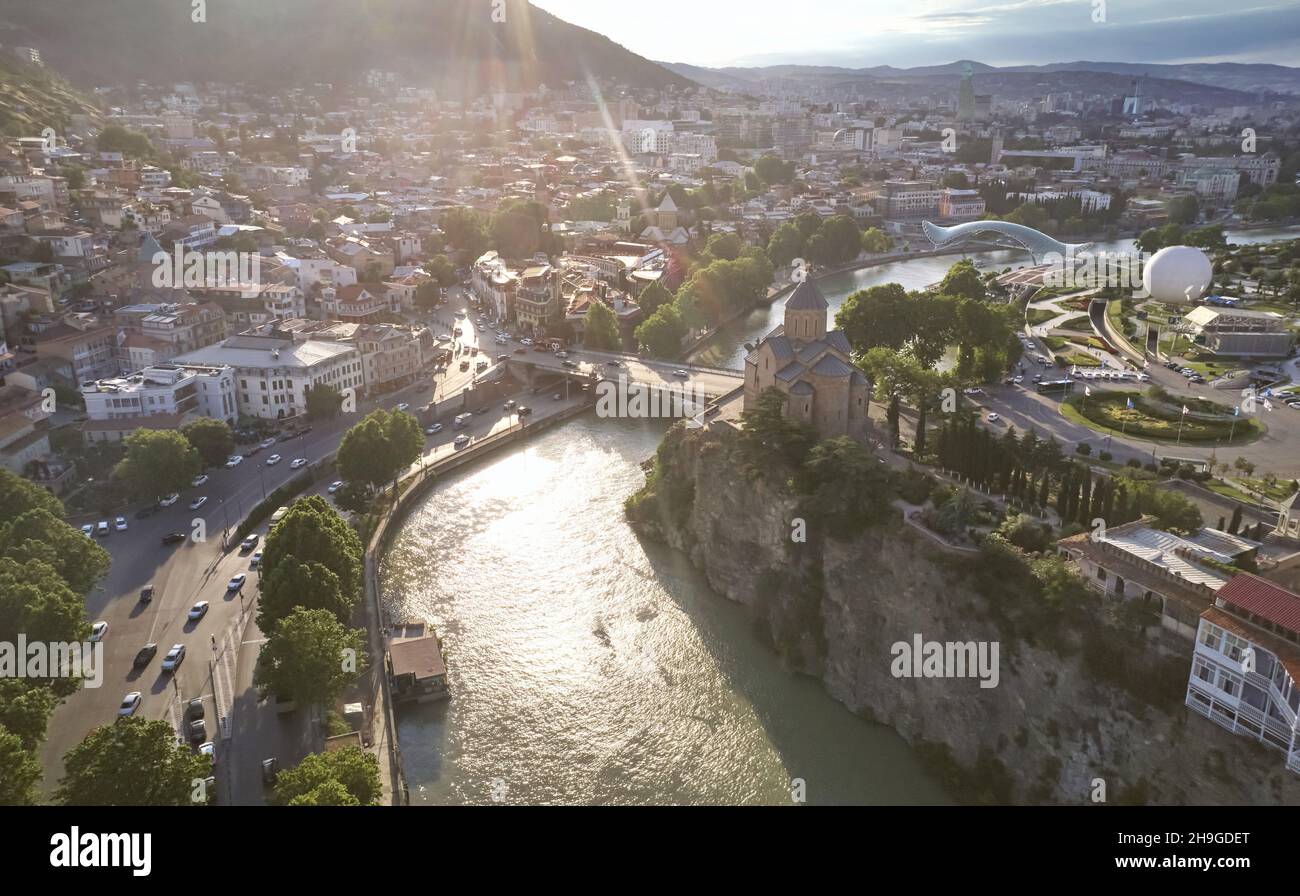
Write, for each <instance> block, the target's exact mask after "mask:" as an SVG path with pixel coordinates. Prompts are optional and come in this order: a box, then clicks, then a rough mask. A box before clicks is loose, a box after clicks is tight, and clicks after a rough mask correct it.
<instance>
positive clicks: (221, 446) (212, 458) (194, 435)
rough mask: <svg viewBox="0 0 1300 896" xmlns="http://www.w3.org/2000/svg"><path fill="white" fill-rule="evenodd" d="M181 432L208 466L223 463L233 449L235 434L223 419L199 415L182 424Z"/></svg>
mask: <svg viewBox="0 0 1300 896" xmlns="http://www.w3.org/2000/svg"><path fill="white" fill-rule="evenodd" d="M181 433H182V434H183V435H184V436H185V439H186V441H188V442H189V443H190V445H192V446H193V447H194V450H195V451H197V452H198V453H199V457H200V458H201V459H202V461H203V463H204V464H205V465H207V466H209V467H215V466H219V465H221V464H224V463H225V462H226V458H228V457H230V455H231V452H233V451H234V450H235V436H234V434H233V433H231V431H230V426H229V425H227V423H226V421H224V420H214V419H212V418H211V417H200V418H198V419H197V420H192V421H190V422H189V423H187V424H185V425H184V426H182V427H181Z"/></svg>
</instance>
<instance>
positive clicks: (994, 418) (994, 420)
mask: <svg viewBox="0 0 1300 896" xmlns="http://www.w3.org/2000/svg"><path fill="white" fill-rule="evenodd" d="M1001 419H1002V418H1001V417H999V416H998V415H997V414H989V422H990V423H997V422H998V421H999V420H1001Z"/></svg>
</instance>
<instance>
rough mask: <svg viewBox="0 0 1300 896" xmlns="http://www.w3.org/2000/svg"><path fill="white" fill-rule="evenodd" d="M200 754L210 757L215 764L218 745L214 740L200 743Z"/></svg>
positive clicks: (210, 760)
mask: <svg viewBox="0 0 1300 896" xmlns="http://www.w3.org/2000/svg"><path fill="white" fill-rule="evenodd" d="M199 755H200V756H206V757H208V761H209V762H211V763H212V764H213V765H216V763H217V745H216V744H214V743H213V742H212V741H208V742H207V743H203V744H199Z"/></svg>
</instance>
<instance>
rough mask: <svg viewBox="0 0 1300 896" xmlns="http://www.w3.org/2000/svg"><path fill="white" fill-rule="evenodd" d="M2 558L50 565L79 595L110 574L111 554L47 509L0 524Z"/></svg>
mask: <svg viewBox="0 0 1300 896" xmlns="http://www.w3.org/2000/svg"><path fill="white" fill-rule="evenodd" d="M0 557H6V558H9V559H11V560H14V561H15V562H17V563H20V564H21V563H27V562H28V561H31V560H39V561H41V562H43V563H45V564H47V565H49V566H50V567H51V568H52V569H53V570H54V571H55V572H56V573H58V575H59V576H60V577H61V578H62V579H63V580H64V582H66V583H67V584H68V586H69V587H70V588H72V590H73V591H74V592H76V593H77V594H79V595H83V596H84V595H86V594H89V593H90V589H91V588H93V587H94V586H95V584H96V583H97V582H98V581H99V580H100V579H101V578H102V577H103V576H104V574H105V573H106V572H108V565H109V556H108V552H107V551H105V550H104V549H103V548H101V547H100V546H99V545H98V544H96V543H95V542H94V541H91V540H90V539H89V538H87V537H86V536H85V535H82V534H81V532H79V531H78V530H76V529H74V528H72V527H71V526H70V525H68V524H67V523H65V522H64V521H63V520H62V519H61V518H60V517H57V516H55V515H54V514H52V513H50V511H48V510H44V509H41V510H29V511H27V512H26V513H24V514H22V515H21V516H19V517H16V518H14V519H13V520H12V521H10V522H8V523H0Z"/></svg>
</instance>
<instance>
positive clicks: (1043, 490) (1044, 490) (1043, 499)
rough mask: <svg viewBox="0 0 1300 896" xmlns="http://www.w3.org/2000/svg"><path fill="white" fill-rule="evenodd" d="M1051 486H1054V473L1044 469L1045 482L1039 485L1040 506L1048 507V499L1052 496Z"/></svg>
mask: <svg viewBox="0 0 1300 896" xmlns="http://www.w3.org/2000/svg"><path fill="white" fill-rule="evenodd" d="M1051 488H1052V474H1051V473H1049V472H1047V471H1046V470H1044V471H1043V482H1042V485H1040V486H1039V487H1038V506H1039V507H1046V506H1047V501H1048V499H1049V498H1050V497H1051Z"/></svg>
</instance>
